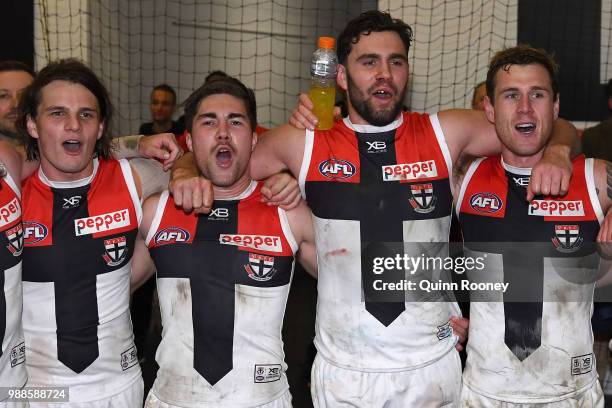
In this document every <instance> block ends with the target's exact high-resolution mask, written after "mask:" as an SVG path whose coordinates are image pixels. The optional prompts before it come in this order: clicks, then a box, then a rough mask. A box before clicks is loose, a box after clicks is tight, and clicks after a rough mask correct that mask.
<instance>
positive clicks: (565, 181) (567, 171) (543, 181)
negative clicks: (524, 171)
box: [527, 147, 572, 201]
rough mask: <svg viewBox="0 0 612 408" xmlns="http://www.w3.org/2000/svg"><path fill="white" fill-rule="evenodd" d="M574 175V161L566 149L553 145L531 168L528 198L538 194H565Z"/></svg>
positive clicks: (529, 199)
mask: <svg viewBox="0 0 612 408" xmlns="http://www.w3.org/2000/svg"><path fill="white" fill-rule="evenodd" d="M571 177H572V161H571V159H570V157H569V155H568V154H567V153H566V151H565V150H564V149H559V150H558V149H555V148H552V147H549V148H547V149H546V150H545V151H544V155H543V156H542V158H541V159H540V161H539V162H538V163H536V165H535V166H533V169H532V170H531V181H530V182H529V186H528V187H527V200H528V201H531V200H532V199H533V198H534V197H535V196H536V195H540V194H541V195H551V196H564V195H565V194H567V191H568V189H569V183H570V178H571Z"/></svg>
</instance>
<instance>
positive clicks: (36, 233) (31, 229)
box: [23, 221, 48, 246]
mask: <svg viewBox="0 0 612 408" xmlns="http://www.w3.org/2000/svg"><path fill="white" fill-rule="evenodd" d="M47 231H48V230H47V227H46V226H44V225H43V224H40V223H38V222H34V221H24V222H23V244H24V245H25V246H28V245H32V244H35V243H37V242H38V241H42V240H43V239H45V238H46V237H47Z"/></svg>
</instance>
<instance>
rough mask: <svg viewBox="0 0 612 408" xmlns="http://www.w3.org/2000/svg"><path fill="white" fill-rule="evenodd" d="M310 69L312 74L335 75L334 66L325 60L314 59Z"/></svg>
mask: <svg viewBox="0 0 612 408" xmlns="http://www.w3.org/2000/svg"><path fill="white" fill-rule="evenodd" d="M310 71H311V73H312V74H313V75H317V76H325V77H332V76H335V75H336V66H335V65H334V64H330V63H329V62H327V61H315V62H313V63H312V65H311V68H310Z"/></svg>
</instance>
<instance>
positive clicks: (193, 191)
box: [169, 169, 214, 213]
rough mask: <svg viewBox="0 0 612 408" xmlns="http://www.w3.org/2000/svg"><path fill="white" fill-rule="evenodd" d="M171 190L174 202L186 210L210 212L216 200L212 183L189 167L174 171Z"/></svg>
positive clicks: (170, 185)
mask: <svg viewBox="0 0 612 408" xmlns="http://www.w3.org/2000/svg"><path fill="white" fill-rule="evenodd" d="M169 190H170V193H171V194H172V198H173V200H174V204H176V205H177V206H178V207H181V208H182V209H183V210H184V211H185V212H191V211H195V212H196V213H209V212H210V210H211V208H212V205H213V200H214V198H213V189H212V183H211V182H210V180H207V179H205V178H204V177H201V176H200V175H199V174H197V173H196V174H193V173H192V172H191V171H190V170H188V169H176V170H173V171H172V179H171V180H170V184H169Z"/></svg>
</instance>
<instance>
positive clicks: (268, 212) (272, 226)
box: [147, 185, 293, 256]
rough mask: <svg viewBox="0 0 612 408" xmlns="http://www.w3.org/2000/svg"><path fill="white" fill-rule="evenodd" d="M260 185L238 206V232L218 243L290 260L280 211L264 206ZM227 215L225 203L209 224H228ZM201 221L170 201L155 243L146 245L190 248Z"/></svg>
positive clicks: (222, 236) (151, 246) (221, 202)
mask: <svg viewBox="0 0 612 408" xmlns="http://www.w3.org/2000/svg"><path fill="white" fill-rule="evenodd" d="M260 191H261V185H258V186H257V188H256V190H255V191H254V192H253V193H252V194H251V195H250V196H249V197H247V198H245V199H243V200H240V203H239V204H238V229H237V231H236V233H234V234H220V235H219V236H218V242H219V243H220V244H223V245H232V246H237V247H238V249H239V250H242V251H248V252H253V250H254V251H255V252H258V253H268V254H270V255H277V256H279V255H283V256H291V255H292V254H293V252H292V250H291V246H290V245H289V243H288V242H287V240H286V238H285V235H284V233H283V230H282V228H281V226H280V222H277V221H274V222H271V220H278V210H277V207H274V206H268V205H267V204H265V203H262V202H261V200H260V199H261V192H260ZM227 214H228V211H227V209H226V208H224V207H223V201H218V202H217V205H216V206H215V208H214V209H213V211H211V213H210V215H209V216H208V220H209V221H213V222H226V221H228V218H227ZM197 221H198V217H197V215H194V214H193V213H188V214H186V213H185V212H184V211H183V210H182V209H181V208H179V207H177V206H176V205H174V201H173V200H168V201H167V202H166V205H165V207H164V210H163V215H162V217H161V220H160V221H159V225H158V226H157V228H156V230H155V233H154V234H153V235H152V237H153V238H152V239H151V241H150V242H148V243H147V246H148V247H149V248H150V249H151V248H157V247H160V246H163V245H169V244H191V243H193V241H194V238H195V233H196V226H197Z"/></svg>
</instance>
